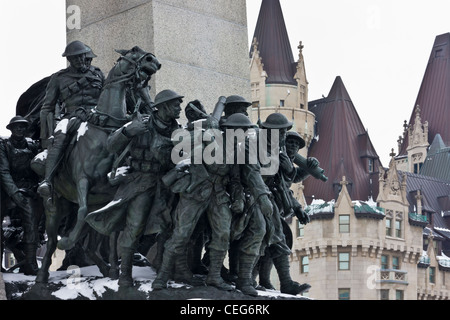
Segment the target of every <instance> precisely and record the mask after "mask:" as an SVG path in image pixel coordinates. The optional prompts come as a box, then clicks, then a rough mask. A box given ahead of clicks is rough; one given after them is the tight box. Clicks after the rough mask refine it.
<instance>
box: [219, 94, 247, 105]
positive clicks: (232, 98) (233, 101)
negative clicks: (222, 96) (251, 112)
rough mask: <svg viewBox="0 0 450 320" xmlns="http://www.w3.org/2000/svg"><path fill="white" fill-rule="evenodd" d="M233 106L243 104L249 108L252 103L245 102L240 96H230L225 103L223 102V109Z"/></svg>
mask: <svg viewBox="0 0 450 320" xmlns="http://www.w3.org/2000/svg"><path fill="white" fill-rule="evenodd" d="M233 104H245V105H247V106H251V105H252V103H251V102H248V101H247V100H245V99H244V98H243V97H241V96H237V95H232V96H229V97H228V98H227V99H226V101H225V108H226V107H228V106H231V105H233Z"/></svg>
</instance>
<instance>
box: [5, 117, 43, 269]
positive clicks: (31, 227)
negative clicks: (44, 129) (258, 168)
mask: <svg viewBox="0 0 450 320" xmlns="http://www.w3.org/2000/svg"><path fill="white" fill-rule="evenodd" d="M6 127H7V128H8V129H9V130H11V133H12V134H11V137H10V138H8V139H4V140H1V141H0V179H1V187H2V191H3V192H2V193H4V194H5V195H6V196H5V197H4V199H2V201H3V202H4V203H2V208H4V209H6V212H5V213H3V212H2V216H4V215H5V216H10V217H12V216H14V215H16V216H17V217H18V218H19V220H20V221H21V227H22V228H23V233H24V234H23V242H24V246H23V253H24V256H25V261H24V264H23V266H22V267H21V268H20V270H22V271H23V273H24V274H26V275H36V274H37V271H38V265H37V261H36V250H37V248H38V244H39V242H40V234H39V225H40V221H41V217H42V216H43V207H42V201H41V199H40V198H39V196H38V195H37V193H36V189H37V186H38V183H39V178H38V176H37V175H36V173H35V172H34V171H33V170H32V169H31V168H30V163H31V160H32V159H33V158H34V157H35V156H36V155H37V154H38V150H39V143H38V142H36V141H33V140H31V139H27V138H25V134H26V132H27V130H28V127H29V122H28V121H27V120H26V119H25V118H23V117H21V116H15V117H13V118H12V119H11V121H10V122H9V124H8V125H7V126H6ZM2 255H3V252H2Z"/></svg>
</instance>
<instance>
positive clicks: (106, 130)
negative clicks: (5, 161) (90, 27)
mask: <svg viewBox="0 0 450 320" xmlns="http://www.w3.org/2000/svg"><path fill="white" fill-rule="evenodd" d="M116 52H118V53H120V54H121V57H120V58H119V59H118V60H117V62H116V63H115V66H114V67H113V68H112V69H111V71H110V72H109V74H108V77H107V78H106V81H105V85H104V87H103V89H102V92H101V94H100V97H99V100H98V103H97V106H96V107H95V108H94V109H93V110H92V111H91V112H90V114H89V116H88V120H87V121H86V122H83V123H82V124H81V126H80V127H79V129H78V132H77V133H76V134H75V135H74V136H73V137H68V138H70V139H72V140H71V143H70V144H69V147H68V148H67V150H66V152H65V155H64V157H63V161H61V165H60V166H59V167H58V169H57V171H56V173H55V175H54V178H53V186H54V195H53V197H52V199H51V201H53V206H52V208H54V210H51V209H49V207H48V208H46V232H47V237H48V241H47V250H46V252H45V255H44V257H43V260H42V266H41V268H40V270H39V272H38V274H37V277H36V282H37V283H39V282H47V281H48V278H49V267H50V265H51V256H52V254H53V253H54V252H55V250H56V248H57V247H58V248H59V249H61V250H69V249H71V248H73V247H74V245H75V244H76V243H77V241H79V240H80V239H81V238H82V236H84V235H85V234H86V233H87V232H88V231H87V230H90V231H91V232H93V230H92V229H91V228H90V227H89V226H88V225H87V224H85V222H84V218H85V216H86V215H87V213H88V212H89V211H91V210H95V209H98V208H101V207H103V206H104V205H106V204H107V203H109V202H110V201H111V200H112V199H113V197H114V194H115V191H116V188H117V187H116V186H114V185H112V184H111V183H110V181H109V180H108V173H110V172H111V170H112V167H113V165H114V163H115V160H116V159H115V156H114V155H113V154H111V153H109V151H108V150H107V148H106V141H107V138H108V136H109V134H110V133H112V132H114V131H115V130H117V129H118V128H120V127H121V126H123V125H124V124H126V123H127V122H129V121H131V117H132V116H133V114H132V113H130V112H129V111H128V109H129V108H127V101H129V100H130V99H131V100H132V101H133V102H135V108H134V113H135V114H140V113H139V110H141V109H140V105H141V102H142V105H147V106H149V105H150V106H151V104H152V102H151V99H150V95H149V90H148V81H149V80H150V78H151V76H152V75H153V74H155V73H156V72H157V71H158V70H159V69H160V68H161V64H160V63H159V61H158V60H157V59H156V57H155V56H154V55H153V54H151V53H148V52H145V51H144V50H142V49H140V48H139V47H134V48H132V49H131V50H116ZM128 105H129V104H128ZM46 152H47V151H44V152H42V153H41V154H39V155H37V156H36V158H35V159H34V160H33V163H32V167H33V169H34V170H35V171H36V172H37V173H38V174H39V175H41V176H43V174H44V168H45V156H46ZM73 206H77V210H76V218H75V223H74V227H73V228H72V230H71V231H70V232H69V234H68V236H64V237H63V238H61V239H60V240H59V241H58V239H57V237H58V230H59V228H60V226H61V222H62V220H63V218H65V217H67V215H68V214H70V212H73V210H71V208H73ZM93 237H95V235H93ZM112 237H114V238H113V239H110V244H111V245H112V246H113V247H112V248H111V251H112V253H110V262H111V266H109V265H107V264H106V262H105V261H104V260H102V261H100V260H96V261H94V262H95V263H96V264H97V265H98V267H99V269H100V271H101V272H102V274H103V275H105V276H108V275H109V274H111V273H110V271H111V270H110V269H112V268H114V269H117V270H118V267H117V266H116V265H113V263H114V261H115V262H116V263H117V259H116V256H115V254H116V250H115V246H114V240H117V237H116V235H114V236H112ZM117 272H118V271H117Z"/></svg>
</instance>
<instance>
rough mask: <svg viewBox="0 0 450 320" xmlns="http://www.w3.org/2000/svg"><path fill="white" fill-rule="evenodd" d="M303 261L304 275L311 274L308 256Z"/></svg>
mask: <svg viewBox="0 0 450 320" xmlns="http://www.w3.org/2000/svg"><path fill="white" fill-rule="evenodd" d="M301 261H302V267H301V271H302V273H308V272H309V258H308V256H303V257H302V259H301Z"/></svg>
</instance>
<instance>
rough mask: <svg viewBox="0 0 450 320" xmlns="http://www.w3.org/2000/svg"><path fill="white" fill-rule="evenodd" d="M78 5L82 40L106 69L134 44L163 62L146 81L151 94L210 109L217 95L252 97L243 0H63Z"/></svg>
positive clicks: (73, 35) (72, 35) (71, 36)
mask: <svg viewBox="0 0 450 320" xmlns="http://www.w3.org/2000/svg"><path fill="white" fill-rule="evenodd" d="M66 3H67V6H69V5H77V6H78V7H79V8H80V9H81V29H78V30H77V29H73V30H68V32H67V42H68V43H69V42H71V41H73V40H81V41H83V42H85V43H86V44H88V45H89V46H91V47H92V49H93V51H94V53H95V54H97V55H98V58H96V59H94V62H93V64H94V65H96V66H98V67H100V68H101V69H102V71H103V72H104V73H105V74H107V73H108V72H109V70H110V69H111V68H112V66H113V65H114V62H115V61H116V60H117V58H118V57H119V55H118V54H117V53H116V52H115V51H114V49H130V48H132V47H133V46H135V45H138V46H140V47H141V48H142V49H144V50H146V51H149V52H152V53H154V54H155V55H156V57H157V58H158V60H159V61H160V62H161V64H162V68H161V70H160V71H158V73H157V74H156V76H155V77H154V79H152V81H151V83H150V85H151V87H152V89H151V94H152V97H154V96H155V95H156V93H158V92H160V91H162V90H164V89H172V90H174V91H176V92H177V93H179V94H181V95H184V96H185V102H186V103H187V102H189V101H192V100H194V99H199V100H200V101H201V102H202V103H203V104H204V105H205V107H206V108H207V109H208V111H212V109H213V108H214V106H215V104H216V102H217V100H218V98H219V96H228V95H232V94H238V95H242V96H244V97H245V98H246V99H249V100H250V80H249V79H250V71H249V67H248V64H249V58H248V52H249V48H248V35H247V14H246V1H242V0H190V1H181V0H134V1H117V0H111V1H104V0H66Z"/></svg>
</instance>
